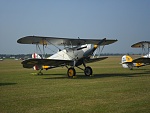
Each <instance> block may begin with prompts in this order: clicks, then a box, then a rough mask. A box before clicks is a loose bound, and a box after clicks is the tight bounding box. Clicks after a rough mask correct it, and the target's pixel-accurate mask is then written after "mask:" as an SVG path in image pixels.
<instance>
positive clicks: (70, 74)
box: [67, 68, 76, 77]
mask: <svg viewBox="0 0 150 113" xmlns="http://www.w3.org/2000/svg"><path fill="white" fill-rule="evenodd" d="M67 75H68V77H73V76H76V71H75V69H74V68H69V69H68V72H67Z"/></svg>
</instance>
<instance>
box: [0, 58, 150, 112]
mask: <svg viewBox="0 0 150 113" xmlns="http://www.w3.org/2000/svg"><path fill="white" fill-rule="evenodd" d="M120 59H121V57H110V58H108V59H106V60H104V61H101V62H96V63H92V64H88V65H89V66H91V67H92V68H93V75H94V76H92V77H86V76H84V74H83V72H82V71H81V70H79V69H76V70H77V78H76V79H69V78H68V77H67V75H66V72H67V69H66V68H65V67H64V68H61V67H60V68H56V69H52V70H48V71H43V73H44V75H42V76H36V75H33V74H31V73H34V72H35V71H33V70H32V69H24V68H22V65H21V64H20V62H21V61H15V60H4V61H1V62H0V113H33V112H34V113H53V112H55V113H61V112H62V113H100V112H102V113H108V112H109V113H149V112H150V66H145V67H141V68H134V69H133V70H129V69H123V68H122V67H121V65H120V64H119V63H120Z"/></svg>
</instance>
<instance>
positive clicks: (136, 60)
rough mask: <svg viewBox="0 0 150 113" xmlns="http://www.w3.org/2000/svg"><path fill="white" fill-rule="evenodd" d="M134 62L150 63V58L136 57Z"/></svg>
mask: <svg viewBox="0 0 150 113" xmlns="http://www.w3.org/2000/svg"><path fill="white" fill-rule="evenodd" d="M132 62H133V63H145V64H147V63H148V64H150V58H137V59H134V60H133V61H132Z"/></svg>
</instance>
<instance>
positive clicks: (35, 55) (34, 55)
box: [32, 53, 41, 59]
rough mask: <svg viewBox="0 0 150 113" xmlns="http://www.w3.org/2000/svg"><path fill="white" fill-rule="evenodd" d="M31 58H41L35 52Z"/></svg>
mask: <svg viewBox="0 0 150 113" xmlns="http://www.w3.org/2000/svg"><path fill="white" fill-rule="evenodd" d="M32 58H37V59H41V57H40V55H38V54H37V53H33V54H32Z"/></svg>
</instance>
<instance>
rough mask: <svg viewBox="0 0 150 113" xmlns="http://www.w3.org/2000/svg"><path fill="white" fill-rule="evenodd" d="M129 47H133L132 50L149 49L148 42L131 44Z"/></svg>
mask: <svg viewBox="0 0 150 113" xmlns="http://www.w3.org/2000/svg"><path fill="white" fill-rule="evenodd" d="M131 47H133V48H143V47H146V48H150V41H141V42H138V43H135V44H133V45H132V46H131Z"/></svg>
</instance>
